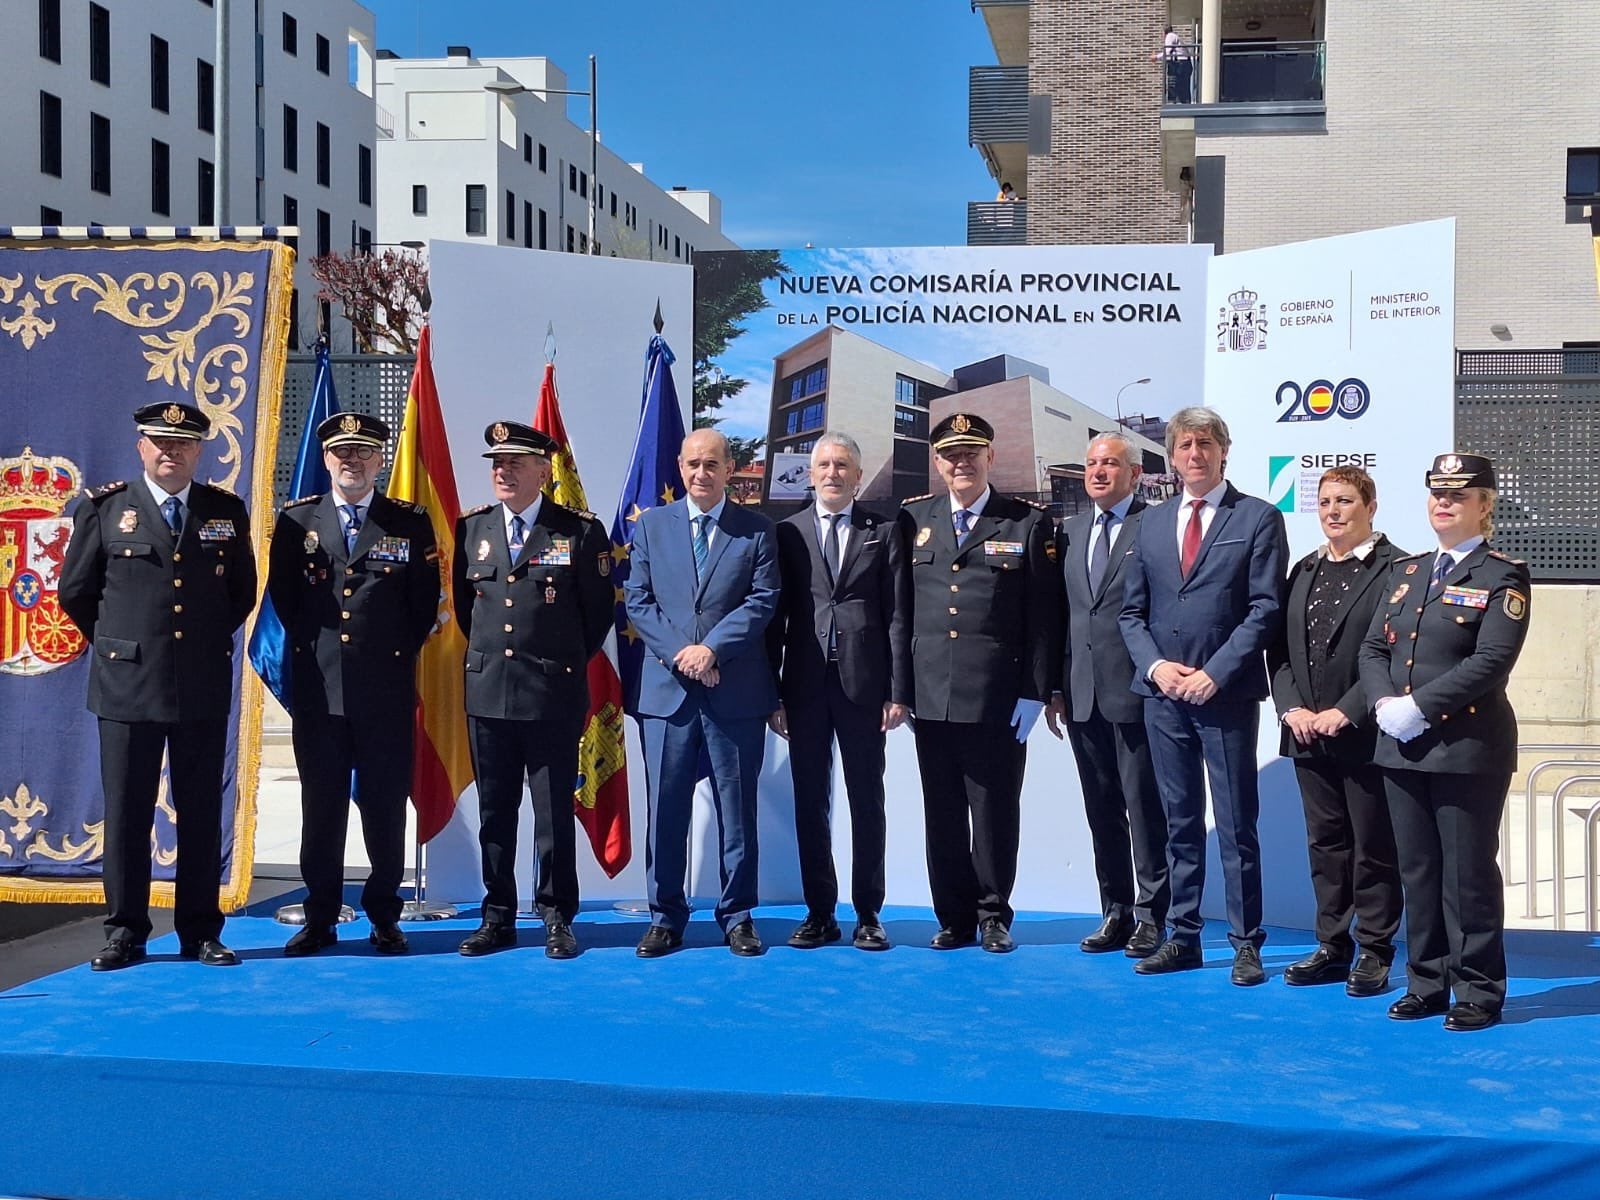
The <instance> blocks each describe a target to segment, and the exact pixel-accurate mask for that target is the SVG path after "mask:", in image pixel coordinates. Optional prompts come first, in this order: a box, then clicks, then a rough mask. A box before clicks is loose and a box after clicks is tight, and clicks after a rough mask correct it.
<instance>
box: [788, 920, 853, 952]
mask: <svg viewBox="0 0 1600 1200" xmlns="http://www.w3.org/2000/svg"><path fill="white" fill-rule="evenodd" d="M843 936H844V934H842V933H841V932H839V922H837V921H835V920H834V919H833V918H832V917H807V918H806V919H805V920H804V921H801V922H800V924H799V925H798V926H797V927H796V928H795V931H794V932H793V933H791V934H790V935H789V945H791V946H793V947H794V948H795V949H796V950H816V949H818V948H819V947H821V946H826V945H827V944H828V943H829V942H837V941H838V940H839V939H840V938H841V937H843Z"/></svg>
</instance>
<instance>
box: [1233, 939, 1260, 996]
mask: <svg viewBox="0 0 1600 1200" xmlns="http://www.w3.org/2000/svg"><path fill="white" fill-rule="evenodd" d="M1232 979H1233V982H1234V984H1235V985H1236V986H1238V987H1255V986H1256V984H1258V983H1265V982H1266V981H1267V973H1266V971H1264V970H1263V969H1262V967H1261V951H1259V950H1257V949H1256V948H1255V947H1254V946H1252V945H1250V944H1248V943H1246V944H1245V945H1243V946H1240V947H1239V948H1238V949H1237V950H1235V951H1234V952H1233V975H1232Z"/></svg>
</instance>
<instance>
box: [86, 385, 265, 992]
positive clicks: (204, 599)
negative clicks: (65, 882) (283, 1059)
mask: <svg viewBox="0 0 1600 1200" xmlns="http://www.w3.org/2000/svg"><path fill="white" fill-rule="evenodd" d="M133 418H134V421H135V423H136V424H137V425H138V429H139V433H140V435H141V436H140V438H139V441H138V452H139V459H140V462H141V463H142V464H143V467H144V470H143V472H142V473H141V475H140V477H139V478H137V479H135V480H132V481H131V482H128V483H120V482H119V483H108V484H106V485H105V486H104V487H99V488H94V489H92V490H91V491H89V492H88V493H87V494H86V495H85V497H84V499H83V500H81V501H80V502H79V503H78V506H77V508H76V509H75V510H74V512H73V531H72V541H71V543H70V544H69V546H68V548H67V555H66V561H65V562H64V563H63V565H62V573H61V586H60V591H59V595H60V600H61V607H62V609H63V610H65V612H66V614H67V615H68V616H69V617H71V618H72V620H73V622H74V623H75V624H76V625H77V626H78V628H80V629H81V630H83V633H84V636H85V637H86V638H88V639H89V641H90V642H91V643H92V644H93V646H94V657H93V659H92V661H91V663H90V667H89V711H91V712H93V713H94V714H95V715H96V716H98V717H99V718H100V778H101V782H102V785H103V787H104V789H105V802H106V807H105V867H104V883H105V891H106V903H107V905H108V907H109V908H110V910H111V911H110V914H109V915H108V916H107V918H106V933H107V935H108V938H109V940H108V941H107V943H106V946H105V949H103V950H101V951H100V953H99V954H97V955H95V957H94V959H93V961H92V966H93V967H94V969H95V970H96V971H112V970H116V969H118V968H119V967H126V966H130V965H132V964H133V963H136V962H138V961H139V960H140V959H142V958H143V957H144V956H145V941H146V939H147V938H148V937H149V935H150V928H151V926H150V827H151V823H152V821H153V820H154V817H155V807H156V799H157V794H158V792H159V789H160V784H161V756H162V752H163V751H165V752H166V754H167V758H168V762H169V767H170V780H171V801H172V807H173V811H174V812H175V813H176V814H177V822H176V824H177V838H178V864H177V881H176V906H175V911H174V914H173V918H174V920H173V923H174V925H175V926H176V928H177V932H178V947H179V952H180V953H181V954H182V955H183V956H184V957H185V958H192V959H197V960H199V961H200V962H202V963H205V964H206V965H208V966H230V965H232V964H234V963H236V962H238V961H239V960H238V957H237V956H236V955H235V954H234V952H233V951H232V950H229V949H228V948H227V947H226V946H224V945H223V944H222V941H221V937H222V909H221V907H220V905H219V902H218V893H219V890H220V886H221V876H222V846H221V841H222V772H223V762H224V758H225V756H226V752H227V742H228V718H229V713H230V712H231V711H232V695H233V649H234V643H233V635H234V632H235V631H236V630H237V629H238V628H239V626H240V625H242V624H243V623H244V619H245V617H246V616H248V615H249V613H250V610H251V609H252V608H254V607H255V600H256V567H255V558H254V556H253V555H252V552H251V549H250V518H249V516H248V514H247V513H246V512H245V507H244V504H243V502H242V501H240V499H239V498H238V497H237V496H235V495H233V494H232V493H231V492H226V491H223V490H222V489H221V488H216V487H211V486H209V485H208V484H204V483H196V482H195V480H194V475H195V470H196V468H197V467H198V466H199V464H200V456H201V452H202V445H201V443H202V442H203V441H204V439H205V436H206V434H207V433H208V432H209V430H210V428H211V422H210V420H209V419H208V418H207V417H206V415H205V414H204V413H202V412H201V411H200V410H199V409H198V408H194V407H191V406H190V405H187V404H177V403H171V402H168V403H157V404H148V405H145V406H144V407H143V408H140V409H139V410H137V411H136V412H135V413H134V414H133Z"/></svg>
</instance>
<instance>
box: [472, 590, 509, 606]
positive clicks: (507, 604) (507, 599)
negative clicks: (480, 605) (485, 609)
mask: <svg viewBox="0 0 1600 1200" xmlns="http://www.w3.org/2000/svg"><path fill="white" fill-rule="evenodd" d="M478 595H480V596H481V595H483V593H482V592H479V593H478ZM512 603H513V601H512V599H511V597H510V596H507V597H506V607H507V608H510V607H511V605H512Z"/></svg>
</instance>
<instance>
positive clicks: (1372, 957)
mask: <svg viewBox="0 0 1600 1200" xmlns="http://www.w3.org/2000/svg"><path fill="white" fill-rule="evenodd" d="M1344 990H1345V993H1346V994H1347V995H1351V996H1377V995H1380V994H1381V993H1383V992H1386V991H1388V990H1389V964H1388V963H1386V962H1384V961H1383V959H1381V958H1379V957H1378V956H1377V955H1376V954H1374V953H1372V951H1370V950H1363V951H1362V952H1361V954H1360V955H1359V956H1358V957H1357V958H1356V965H1355V966H1354V967H1352V968H1351V970H1350V978H1348V979H1346V980H1345V984H1344Z"/></svg>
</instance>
